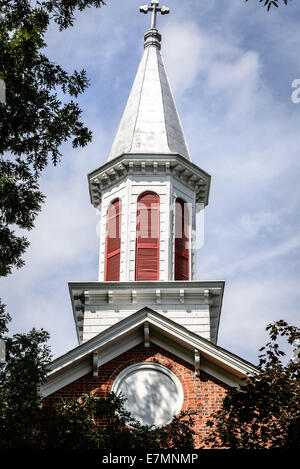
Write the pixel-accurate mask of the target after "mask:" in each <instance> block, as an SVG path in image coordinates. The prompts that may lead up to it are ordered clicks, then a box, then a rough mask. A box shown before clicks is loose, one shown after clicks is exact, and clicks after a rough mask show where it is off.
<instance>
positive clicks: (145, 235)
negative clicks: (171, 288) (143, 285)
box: [135, 192, 160, 280]
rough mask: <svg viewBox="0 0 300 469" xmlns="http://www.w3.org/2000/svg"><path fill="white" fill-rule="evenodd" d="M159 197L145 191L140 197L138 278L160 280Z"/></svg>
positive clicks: (137, 245) (136, 266)
mask: <svg viewBox="0 0 300 469" xmlns="http://www.w3.org/2000/svg"><path fill="white" fill-rule="evenodd" d="M159 210H160V208H159V197H158V195H157V194H154V193H153V192H145V193H144V194H142V195H141V196H140V197H139V199H138V207H137V233H136V261H135V262H136V263H135V279H136V280H159V240H160V236H159V230H160V221H159V219H160V215H159Z"/></svg>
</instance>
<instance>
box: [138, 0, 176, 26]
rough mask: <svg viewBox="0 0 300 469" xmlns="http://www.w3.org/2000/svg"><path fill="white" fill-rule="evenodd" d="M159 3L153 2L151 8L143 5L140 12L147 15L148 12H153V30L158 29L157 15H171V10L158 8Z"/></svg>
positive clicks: (155, 0)
mask: <svg viewBox="0 0 300 469" xmlns="http://www.w3.org/2000/svg"><path fill="white" fill-rule="evenodd" d="M158 5H159V1H158V0H151V7H148V5H143V6H141V7H140V12H141V13H145V14H147V13H148V11H152V18H151V29H156V15H157V13H159V12H160V13H161V14H162V15H168V14H169V13H170V8H168V7H165V6H163V7H161V8H159V7H158Z"/></svg>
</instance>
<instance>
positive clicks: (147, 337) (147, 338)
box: [144, 321, 150, 348]
mask: <svg viewBox="0 0 300 469" xmlns="http://www.w3.org/2000/svg"><path fill="white" fill-rule="evenodd" d="M144 345H145V347H146V348H149V347H150V326H149V322H147V321H146V322H144Z"/></svg>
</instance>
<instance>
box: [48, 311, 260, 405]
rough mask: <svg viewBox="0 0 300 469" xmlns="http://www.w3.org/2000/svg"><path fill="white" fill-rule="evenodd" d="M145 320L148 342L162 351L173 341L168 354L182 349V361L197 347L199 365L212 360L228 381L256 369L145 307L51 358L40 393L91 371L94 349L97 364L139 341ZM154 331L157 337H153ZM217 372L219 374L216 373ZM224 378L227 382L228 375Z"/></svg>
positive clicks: (142, 334) (168, 347)
mask: <svg viewBox="0 0 300 469" xmlns="http://www.w3.org/2000/svg"><path fill="white" fill-rule="evenodd" d="M145 322H147V323H148V324H149V327H150V329H151V331H152V332H151V342H154V343H158V345H161V346H162V347H163V348H165V349H166V350H170V343H171V344H172V343H173V344H174V345H173V346H172V353H174V354H175V355H177V356H180V353H179V352H178V349H179V348H181V349H183V350H186V352H185V353H186V354H187V357H190V358H187V359H186V361H188V362H189V363H191V364H194V350H195V349H197V350H198V351H199V353H200V354H201V368H202V369H203V370H204V371H205V368H204V366H203V360H202V359H204V362H206V363H207V362H212V364H213V366H212V369H214V368H215V369H216V367H217V369H224V371H223V374H224V373H225V375H226V374H227V375H228V376H229V377H230V376H232V379H231V382H232V383H237V382H239V380H240V378H241V377H246V376H247V375H248V374H253V373H255V372H256V368H255V367H254V366H253V365H252V364H250V363H248V362H246V361H245V360H243V359H242V358H240V357H237V356H236V355H233V354H232V353H231V352H228V351H227V350H224V349H222V348H220V347H218V346H216V345H214V344H212V343H211V342H210V341H208V340H206V339H204V338H201V337H199V336H197V335H196V334H194V333H192V332H190V331H188V330H187V329H186V328H184V327H183V326H180V325H179V324H176V323H175V322H174V321H172V320H170V319H167V318H165V317H163V316H162V315H160V314H159V313H157V312H155V311H153V310H150V309H149V308H143V309H142V310H141V311H138V312H137V313H135V314H133V315H131V316H129V317H128V318H126V319H124V320H123V321H121V322H119V323H117V324H115V325H114V326H112V327H110V328H109V329H107V330H105V331H104V332H103V333H101V334H98V336H96V337H94V338H93V339H91V340H90V341H88V342H85V343H84V344H82V345H80V346H78V347H76V348H75V349H73V350H71V351H70V352H68V353H66V354H65V355H63V356H62V357H59V358H57V359H56V360H54V361H53V362H52V363H51V365H50V367H49V373H48V382H47V383H46V384H45V385H44V386H43V387H42V395H43V396H47V395H49V394H51V393H53V392H54V390H58V389H60V388H62V387H64V386H65V385H66V384H69V383H71V382H73V381H75V380H76V379H78V378H80V377H81V376H84V375H85V374H87V373H89V372H90V371H92V359H91V358H89V357H91V356H92V354H93V352H94V351H96V350H97V351H98V353H99V356H98V365H99V366H101V365H103V364H105V363H107V362H109V361H110V360H112V359H113V358H115V357H116V356H118V355H120V354H122V353H124V352H125V351H127V350H129V349H131V348H132V347H134V346H135V345H137V344H139V343H142V342H143V341H144V323H145ZM157 331H158V332H159V337H160V339H159V338H158V339H157ZM162 338H163V339H162ZM162 342H163V343H162ZM219 375H220V376H221V375H222V374H220V373H219ZM217 377H218V376H217ZM226 380H227V381H230V380H229V378H228V377H227V378H226Z"/></svg>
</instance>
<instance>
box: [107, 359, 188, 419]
mask: <svg viewBox="0 0 300 469" xmlns="http://www.w3.org/2000/svg"><path fill="white" fill-rule="evenodd" d="M112 391H113V392H114V393H115V394H117V395H118V394H120V393H122V395H123V397H124V398H125V399H126V401H125V408H126V410H128V411H129V412H130V413H131V415H132V417H133V418H135V419H137V420H139V421H140V422H141V424H143V425H155V426H161V425H165V424H167V423H169V422H170V421H171V420H172V418H173V417H174V415H177V414H178V413H179V411H180V409H181V407H182V403H183V390H182V387H181V383H180V381H179V379H178V378H177V376H176V375H175V374H174V373H173V372H172V371H171V370H169V369H168V368H166V367H164V366H162V365H159V364H157V363H149V362H143V363H138V364H135V365H131V366H129V367H128V368H126V369H125V370H123V371H122V372H121V373H120V374H119V376H118V377H117V378H116V379H115V381H114V383H113V386H112Z"/></svg>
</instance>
